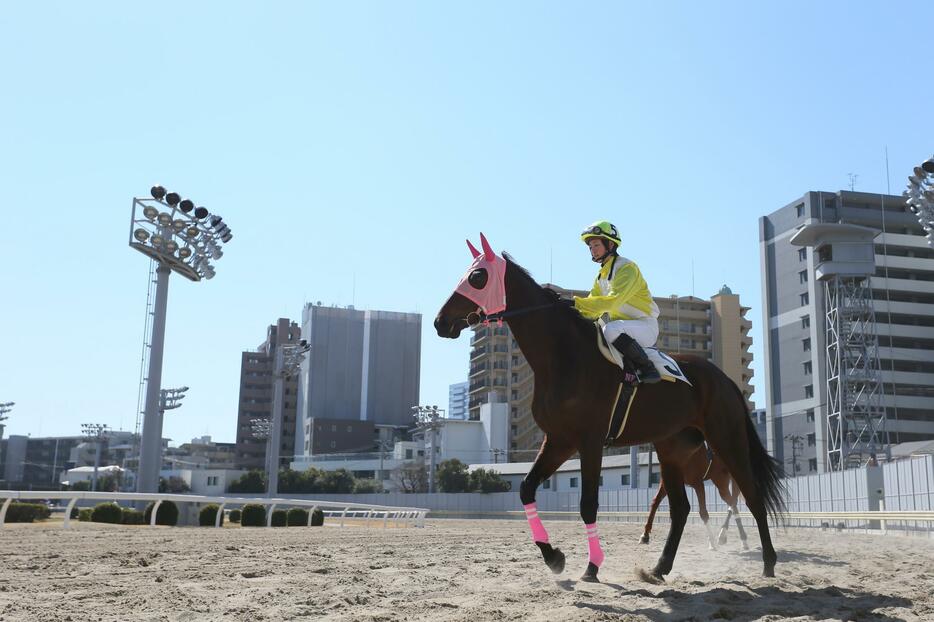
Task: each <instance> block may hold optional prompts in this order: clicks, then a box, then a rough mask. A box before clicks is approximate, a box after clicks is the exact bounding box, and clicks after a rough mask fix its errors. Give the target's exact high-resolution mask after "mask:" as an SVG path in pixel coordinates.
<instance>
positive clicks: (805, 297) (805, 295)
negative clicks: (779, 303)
mask: <svg viewBox="0 0 934 622" xmlns="http://www.w3.org/2000/svg"><path fill="white" fill-rule="evenodd" d="M808 302H810V297H809V296H808V293H807V292H804V293H803V294H801V306H802V307H803V306H804V305H806V304H807V303H808Z"/></svg>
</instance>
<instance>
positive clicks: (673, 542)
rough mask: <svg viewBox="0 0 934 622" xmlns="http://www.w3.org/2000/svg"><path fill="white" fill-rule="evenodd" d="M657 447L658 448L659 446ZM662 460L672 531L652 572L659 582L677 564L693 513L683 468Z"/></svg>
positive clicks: (660, 453) (660, 454)
mask: <svg viewBox="0 0 934 622" xmlns="http://www.w3.org/2000/svg"><path fill="white" fill-rule="evenodd" d="M656 447H658V445H657V444H656ZM658 449H659V457H661V456H662V451H661V448H660V447H658ZM662 460H663V461H662V465H661V467H662V469H661V470H662V479H664V480H665V486H666V488H668V508H669V513H670V515H671V529H670V530H669V531H668V539H667V540H666V541H665V548H664V549H663V550H662V556H661V557H660V558H659V560H658V563H657V564H655V568H654V569H653V570H652V575H653V576H654V577H655V578H656V579H659V580H664V576H665V575H666V574H668V573H669V572H671V567H672V566H673V565H674V563H675V555H676V554H677V553H678V544H679V543H680V542H681V534H682V533H684V525H685V523H687V520H688V513H689V512H690V511H691V503H690V501H688V496H687V493H686V492H685V491H684V475H683V474H682V473H681V467H680V466H679V465H678V464H677V463H673V462H665V461H664V459H662Z"/></svg>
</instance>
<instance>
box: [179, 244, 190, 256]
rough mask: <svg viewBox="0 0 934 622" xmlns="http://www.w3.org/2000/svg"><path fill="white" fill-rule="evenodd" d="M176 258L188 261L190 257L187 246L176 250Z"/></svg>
mask: <svg viewBox="0 0 934 622" xmlns="http://www.w3.org/2000/svg"><path fill="white" fill-rule="evenodd" d="M178 256H179V257H181V258H182V259H188V258H189V257H191V249H190V248H188V247H187V246H186V247H184V248H180V249H179V250H178Z"/></svg>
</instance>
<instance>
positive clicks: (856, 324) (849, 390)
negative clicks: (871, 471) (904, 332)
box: [824, 275, 888, 471]
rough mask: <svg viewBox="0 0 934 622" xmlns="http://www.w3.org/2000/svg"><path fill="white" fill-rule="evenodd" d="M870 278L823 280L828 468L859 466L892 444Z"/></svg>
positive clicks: (835, 277) (842, 277)
mask: <svg viewBox="0 0 934 622" xmlns="http://www.w3.org/2000/svg"><path fill="white" fill-rule="evenodd" d="M870 282H871V277H868V276H867V277H864V278H860V277H849V276H842V275H836V276H833V277H831V278H829V279H827V280H825V281H824V304H825V305H826V311H827V312H826V318H827V325H826V326H827V464H828V467H829V468H830V469H831V470H834V471H839V470H842V469H847V468H851V467H857V466H860V465H862V464H864V463H865V462H866V460H868V459H869V458H870V457H871V456H876V455H877V454H878V453H879V451H880V450H881V449H883V448H885V447H886V446H887V445H888V435H887V433H886V429H885V419H886V418H885V409H884V408H883V407H882V405H881V398H882V374H881V370H880V367H879V341H878V338H877V337H876V314H875V311H874V310H873V306H872V289H871V286H870Z"/></svg>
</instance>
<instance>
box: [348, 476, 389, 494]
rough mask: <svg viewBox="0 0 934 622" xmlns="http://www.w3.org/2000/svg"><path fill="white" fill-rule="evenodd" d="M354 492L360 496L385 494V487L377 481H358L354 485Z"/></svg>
mask: <svg viewBox="0 0 934 622" xmlns="http://www.w3.org/2000/svg"><path fill="white" fill-rule="evenodd" d="M353 491H354V492H355V493H358V494H362V493H367V492H383V485H382V483H380V482H378V481H376V480H375V479H358V480H357V481H356V482H355V483H354V486H353Z"/></svg>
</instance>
